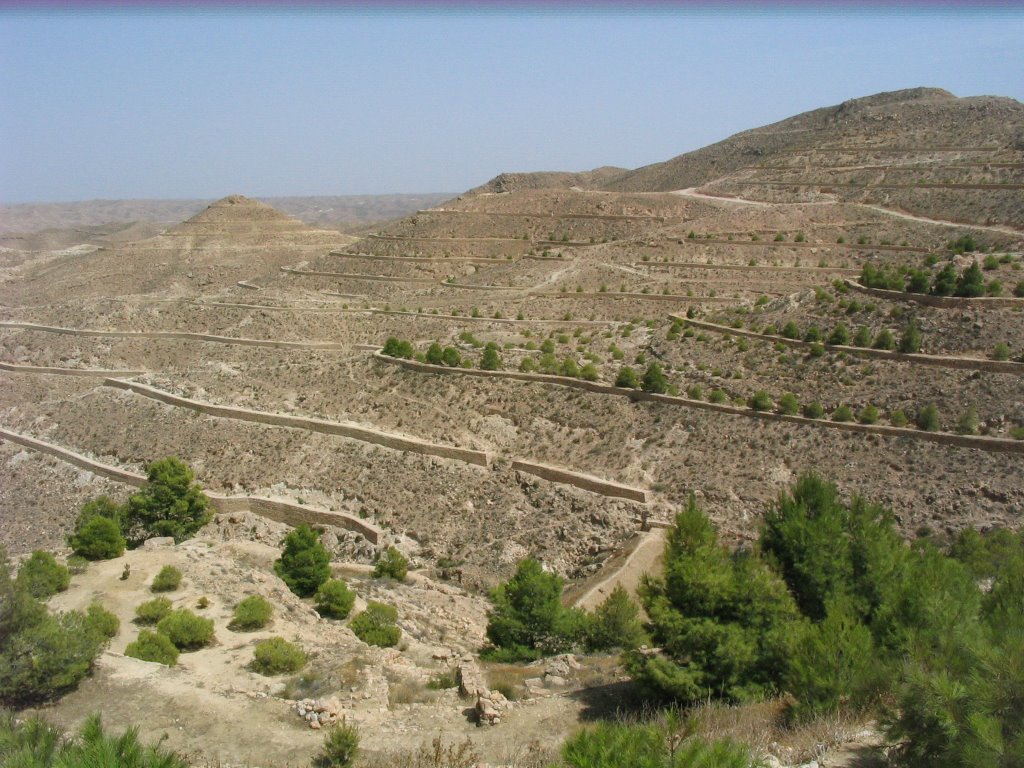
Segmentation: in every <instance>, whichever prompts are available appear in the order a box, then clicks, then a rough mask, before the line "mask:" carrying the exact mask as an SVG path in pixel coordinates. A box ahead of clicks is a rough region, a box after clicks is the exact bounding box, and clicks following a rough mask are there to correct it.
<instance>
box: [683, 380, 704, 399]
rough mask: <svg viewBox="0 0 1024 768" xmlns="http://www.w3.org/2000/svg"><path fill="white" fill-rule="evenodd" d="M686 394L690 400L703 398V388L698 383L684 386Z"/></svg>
mask: <svg viewBox="0 0 1024 768" xmlns="http://www.w3.org/2000/svg"><path fill="white" fill-rule="evenodd" d="M686 396H687V397H688V398H690V399H691V400H703V399H704V388H703V387H701V385H700V384H691V385H690V386H688V387H687V388H686Z"/></svg>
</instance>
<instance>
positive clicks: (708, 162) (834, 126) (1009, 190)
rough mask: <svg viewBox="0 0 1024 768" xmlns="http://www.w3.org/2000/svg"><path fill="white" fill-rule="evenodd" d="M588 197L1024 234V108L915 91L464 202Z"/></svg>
mask: <svg viewBox="0 0 1024 768" xmlns="http://www.w3.org/2000/svg"><path fill="white" fill-rule="evenodd" d="M573 187H576V188H582V189H587V190H600V191H606V192H632V193H643V194H648V193H654V192H673V191H677V190H686V189H697V188H699V191H700V193H702V194H706V195H713V196H720V197H736V198H742V199H745V200H751V201H760V202H769V203H818V204H822V203H836V202H853V203H864V204H867V205H872V206H878V207H882V208H886V209H889V210H893V211H899V212H901V213H908V214H912V215H916V216H922V217H925V218H930V219H936V220H942V221H945V222H956V223H964V224H974V225H998V226H1009V227H1013V228H1014V229H1016V230H1019V229H1022V228H1024V104H1021V103H1020V102H1018V101H1015V100H1014V99H1009V98H1003V97H998V96H972V97H966V98H958V97H957V96H954V95H953V94H951V93H949V92H948V91H945V90H942V89H939V88H911V89H907V90H901V91H892V92H888V93H878V94H875V95H873V96H866V97H863V98H857V99H850V100H849V101H844V102H843V103H842V104H837V105H835V106H830V107H822V108H820V109H815V110H812V111H810V112H804V113H803V114H799V115H796V116H794V117H790V118H787V119H785V120H782V121H780V122H777V123H773V124H771V125H766V126H762V127H760V128H754V129H751V130H748V131H743V132H742V133H737V134H736V135H734V136H730V137H729V138H727V139H724V140H723V141H720V142H717V143H715V144H712V145H710V146H707V147H704V148H702V149H698V150H696V151H694V152H687V153H686V154H683V155H679V156H678V157H674V158H672V159H671V160H666V161H664V162H661V163H655V164H653V165H648V166H644V167H642V168H638V169H636V170H632V171H623V170H622V169H618V168H598V169H596V170H594V171H588V172H585V173H555V172H546V173H504V174H501V175H500V176H498V177H496V178H494V179H492V180H491V181H489V182H487V183H486V184H484V185H482V186H480V187H477V188H475V189H473V190H470V192H469V193H467V195H471V194H475V195H479V194H483V193H492V194H493V193H507V192H518V191H524V190H537V189H551V190H554V189H559V190H564V189H570V188H573Z"/></svg>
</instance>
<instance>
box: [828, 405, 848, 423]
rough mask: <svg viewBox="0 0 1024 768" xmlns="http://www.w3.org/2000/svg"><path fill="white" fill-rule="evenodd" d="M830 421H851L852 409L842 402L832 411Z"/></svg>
mask: <svg viewBox="0 0 1024 768" xmlns="http://www.w3.org/2000/svg"><path fill="white" fill-rule="evenodd" d="M832 421H853V410H851V408H850V406H848V405H846V404H845V403H843V404H842V405H840V406H839V407H838V408H836V409H835V410H834V411H832Z"/></svg>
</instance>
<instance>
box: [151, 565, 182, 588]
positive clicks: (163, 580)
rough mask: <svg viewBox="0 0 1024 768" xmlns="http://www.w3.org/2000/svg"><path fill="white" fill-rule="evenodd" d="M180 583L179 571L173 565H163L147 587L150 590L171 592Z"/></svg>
mask: <svg viewBox="0 0 1024 768" xmlns="http://www.w3.org/2000/svg"><path fill="white" fill-rule="evenodd" d="M179 584H181V571H179V570H178V569H177V568H175V567H174V566H173V565H165V566H164V567H163V568H161V569H160V573H158V574H157V575H156V576H155V577H154V578H153V583H152V585H150V587H149V589H150V591H152V592H173V591H174V590H176V589H177V588H178V585H179Z"/></svg>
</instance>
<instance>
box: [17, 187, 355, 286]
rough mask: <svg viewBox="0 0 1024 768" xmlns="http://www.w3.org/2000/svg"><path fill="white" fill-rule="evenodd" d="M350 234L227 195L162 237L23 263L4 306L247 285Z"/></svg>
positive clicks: (345, 240)
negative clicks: (19, 279)
mask: <svg viewBox="0 0 1024 768" xmlns="http://www.w3.org/2000/svg"><path fill="white" fill-rule="evenodd" d="M353 239H354V238H352V237H350V236H348V235H342V234H341V233H338V232H331V231H329V230H321V229H315V228H313V227H310V226H309V225H307V224H305V223H303V222H301V221H299V220H297V219H293V218H291V217H289V216H287V215H285V214H283V213H281V212H280V211H278V210H277V209H275V208H273V207H271V206H269V205H267V204H266V203H261V202H259V201H258V200H253V199H251V198H248V197H244V196H242V195H229V196H228V197H225V198H222V199H221V200H218V201H216V202H215V203H213V204H211V205H210V206H208V207H207V208H206V209H205V210H203V211H200V212H199V213H197V214H196V215H195V216H193V217H191V218H189V219H187V220H186V221H183V222H182V223H180V224H177V225H175V226H173V227H171V228H170V229H168V230H167V231H165V232H162V233H161V234H159V235H157V236H155V237H152V238H149V239H146V240H141V241H138V242H129V243H123V244H117V245H115V246H112V247H107V248H99V249H97V250H94V251H91V252H84V253H83V252H81V251H80V250H79V251H78V252H77V253H75V254H74V255H67V254H65V255H58V256H56V257H53V258H49V259H46V260H43V261H37V262H34V263H29V264H26V265H25V266H24V267H23V268H22V270H21V271H20V272H19V273H17V274H19V275H22V276H24V277H25V278H26V279H25V280H24V281H23V282H21V283H20V284H19V286H18V288H17V289H16V290H15V291H14V292H13V293H11V294H10V295H8V292H7V290H6V289H7V288H8V287H9V286H10V287H13V285H12V284H10V283H8V284H7V285H3V286H0V295H2V296H3V301H4V303H6V304H10V305H17V304H22V303H26V302H35V301H41V300H43V299H45V298H47V297H53V296H55V295H60V296H61V297H64V298H68V297H75V298H97V297H104V296H116V295H120V294H139V293H151V292H155V291H162V292H170V293H175V294H191V293H196V292H199V291H207V290H211V289H213V288H226V287H228V286H230V285H234V284H235V283H237V282H238V281H240V280H244V281H247V282H250V283H253V282H258V281H259V280H260V279H263V278H267V277H272V276H274V275H276V273H277V272H278V270H279V269H280V267H282V266H285V265H288V264H294V263H296V262H299V261H302V260H304V259H307V258H309V257H310V256H313V255H316V254H319V253H323V252H324V251H326V250H329V249H331V248H339V247H345V246H347V245H348V244H349V243H351V242H352V241H353Z"/></svg>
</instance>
